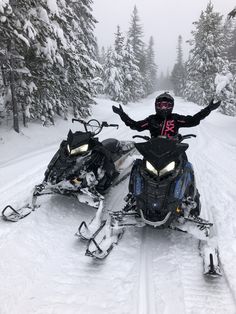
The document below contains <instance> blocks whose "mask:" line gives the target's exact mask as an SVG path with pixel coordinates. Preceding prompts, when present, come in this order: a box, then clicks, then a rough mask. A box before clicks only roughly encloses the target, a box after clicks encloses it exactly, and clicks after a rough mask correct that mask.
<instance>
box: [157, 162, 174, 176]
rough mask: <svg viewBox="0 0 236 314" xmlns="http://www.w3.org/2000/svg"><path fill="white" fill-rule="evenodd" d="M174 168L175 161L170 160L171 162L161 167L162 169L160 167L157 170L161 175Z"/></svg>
mask: <svg viewBox="0 0 236 314" xmlns="http://www.w3.org/2000/svg"><path fill="white" fill-rule="evenodd" d="M174 169H175V162H174V161H172V162H170V163H169V165H167V166H166V167H165V168H163V169H161V170H160V171H159V176H163V175H164V174H166V173H167V172H170V171H172V170H174Z"/></svg>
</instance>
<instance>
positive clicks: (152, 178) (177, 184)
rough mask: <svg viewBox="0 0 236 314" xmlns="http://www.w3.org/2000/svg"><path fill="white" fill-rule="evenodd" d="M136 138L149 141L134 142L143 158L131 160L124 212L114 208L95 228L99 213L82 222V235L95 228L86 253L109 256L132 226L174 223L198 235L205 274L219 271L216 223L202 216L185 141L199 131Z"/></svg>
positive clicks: (101, 256)
mask: <svg viewBox="0 0 236 314" xmlns="http://www.w3.org/2000/svg"><path fill="white" fill-rule="evenodd" d="M135 137H140V138H142V139H144V140H146V141H145V142H142V143H136V144H135V147H136V149H137V150H138V151H139V153H140V154H141V155H142V156H143V159H136V161H135V162H134V164H133V167H132V171H131V176H130V181H129V193H128V195H127V196H126V197H125V201H126V205H125V207H124V208H123V209H122V210H120V211H111V212H110V213H109V217H108V218H107V219H106V220H105V219H104V220H102V219H101V220H100V224H99V227H98V228H97V229H96V230H94V227H93V224H94V220H95V221H96V225H98V222H97V220H98V217H101V215H100V214H98V215H96V216H95V217H96V218H94V219H93V220H92V221H91V223H90V224H88V225H87V224H86V223H85V222H82V224H81V225H80V227H79V230H78V235H79V236H80V237H82V238H86V235H91V234H92V232H91V231H90V229H91V228H92V231H93V235H91V236H90V237H88V240H89V242H88V245H87V251H86V255H88V256H92V257H95V258H99V259H103V258H105V257H106V256H107V255H108V254H109V252H110V251H111V249H112V248H113V246H114V244H117V243H118V241H119V239H120V238H121V236H122V235H123V232H124V230H125V228H126V227H128V226H139V227H140V226H141V227H142V226H145V225H147V226H152V227H154V228H171V229H174V230H179V231H183V232H188V233H191V234H192V235H194V236H196V237H197V238H198V239H200V241H201V248H202V250H201V252H202V255H203V258H204V274H210V275H220V267H219V260H218V250H217V249H216V248H215V247H214V248H212V247H211V246H209V241H208V239H209V237H210V230H211V227H212V225H213V224H212V223H210V222H209V221H207V220H204V219H202V218H200V217H199V215H200V210H201V204H200V198H199V193H198V190H197V188H196V185H195V180H194V172H193V168H192V165H191V163H190V162H189V161H188V160H187V156H186V153H185V151H186V150H187V148H188V146H189V145H188V144H186V143H182V141H183V140H185V139H188V138H190V137H195V135H192V134H189V135H185V136H181V135H178V137H177V138H176V139H174V140H173V139H169V138H167V137H163V136H159V137H157V138H151V139H150V138H149V137H146V136H139V135H138V136H135ZM101 218H102V217H101ZM204 252H207V253H204Z"/></svg>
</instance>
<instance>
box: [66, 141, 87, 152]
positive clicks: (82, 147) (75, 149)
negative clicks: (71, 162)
mask: <svg viewBox="0 0 236 314" xmlns="http://www.w3.org/2000/svg"><path fill="white" fill-rule="evenodd" d="M88 147H89V145H88V144H84V145H81V146H79V147H76V148H74V149H71V150H70V146H69V145H67V149H68V152H69V154H70V155H77V154H82V153H85V152H87V150H88Z"/></svg>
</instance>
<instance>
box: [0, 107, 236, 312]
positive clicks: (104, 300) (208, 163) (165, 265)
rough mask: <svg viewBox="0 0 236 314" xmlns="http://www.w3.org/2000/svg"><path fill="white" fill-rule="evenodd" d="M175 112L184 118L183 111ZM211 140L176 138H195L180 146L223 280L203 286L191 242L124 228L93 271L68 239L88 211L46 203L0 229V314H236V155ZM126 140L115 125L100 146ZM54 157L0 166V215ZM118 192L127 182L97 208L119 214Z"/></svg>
mask: <svg viewBox="0 0 236 314" xmlns="http://www.w3.org/2000/svg"><path fill="white" fill-rule="evenodd" d="M181 106H182V108H183V111H185V109H186V111H187V112H188V110H189V111H191V110H190V109H189V107H187V106H186V103H183V104H181ZM144 107H145V106H144ZM144 107H143V110H140V111H138V113H137V117H136V118H137V119H139V118H140V119H141V118H142V117H143V116H146V115H147V112H148V110H149V109H150V108H149V107H148V106H147V107H145V108H144ZM130 108H131V109H132V106H131V107H130ZM197 108H198V107H197ZM96 110H98V108H97V109H96ZM127 110H128V108H127ZM194 111H197V109H195V110H194ZM190 113H192V112H190ZM112 117H113V116H112ZM105 119H106V117H105ZM103 120H104V119H103ZM117 121H118V119H117V120H115V119H113V120H112V118H111V119H110V120H109V122H110V123H112V122H113V123H116V122H117ZM204 123H205V122H204ZM215 132H216V127H215V125H214V123H212V122H211V123H210V122H209V123H207V121H206V123H205V124H201V125H200V126H198V128H196V130H191V131H190V132H185V133H196V134H197V135H198V137H197V139H196V140H195V139H192V140H189V145H190V148H189V150H188V156H189V160H190V161H191V162H192V163H193V165H194V169H195V174H196V179H197V186H198V188H199V191H200V194H201V201H202V211H203V216H205V217H208V218H209V219H212V220H213V221H214V223H215V229H216V233H217V238H218V244H219V248H220V256H221V261H222V264H223V268H224V276H223V277H222V278H215V279H212V280H209V279H206V278H204V276H203V275H202V259H201V257H200V256H199V252H198V241H197V240H196V239H194V238H192V237H191V236H190V235H187V234H184V233H180V232H176V231H173V230H155V229H152V228H129V229H127V230H126V232H125V234H124V236H123V238H122V239H121V241H120V242H119V245H118V246H115V247H114V249H113V251H112V252H111V254H110V256H109V257H108V258H107V259H106V260H104V261H94V260H92V259H91V258H89V257H86V256H85V255H84V253H85V248H86V243H85V242H83V241H80V240H78V239H77V238H76V237H74V236H73V235H74V233H75V232H76V231H77V228H78V226H79V224H80V222H81V221H82V220H86V221H89V220H90V219H91V218H92V217H93V215H94V213H95V210H94V209H93V208H90V207H88V206H86V205H82V204H79V203H78V202H77V201H76V199H74V198H66V197H62V196H45V197H42V198H40V199H39V203H41V207H40V208H39V209H37V210H36V211H35V212H34V213H32V214H31V215H30V216H28V217H27V218H26V219H25V220H22V221H20V222H19V223H17V224H14V223H6V222H3V221H0V283H1V284H0V314H74V313H79V314H80V313H81V314H85V313H86V314H94V313H96V314H100V313H102V314H104V313H105V314H108V313H109V314H110V313H112V314H113V313H114V314H126V313H127V314H199V313H200V314H209V313H210V314H222V313H227V314H235V313H236V304H235V292H236V271H235V260H236V223H235V219H234V216H235V205H234V204H235V202H234V201H235V196H234V193H235V192H234V191H235V190H236V181H235V176H234V174H233V173H232V171H231V165H230V162H229V160H232V162H233V161H235V153H236V145H235V144H234V142H233V141H232V139H231V138H229V137H227V136H225V134H220V133H219V134H218V133H217V136H213V135H215ZM134 134H137V132H135V131H132V130H129V129H127V127H125V126H124V125H121V124H120V128H119V130H118V131H117V130H115V129H114V130H113V129H112V130H111V129H105V130H104V133H102V137H101V138H104V139H105V138H107V137H112V136H114V137H116V138H118V139H124V140H125V139H127V138H128V139H132V135H134ZM210 138H211V139H212V140H211V141H210V143H209V139H210ZM224 138H226V139H227V140H226V141H223V145H221V142H222V140H223V139H224ZM55 150H56V148H55V145H54V146H52V145H48V146H46V147H45V148H44V149H41V150H37V151H32V152H31V153H30V154H27V155H25V156H21V157H19V158H15V159H12V160H10V161H8V162H4V163H2V164H0V172H1V176H0V197H1V202H0V203H1V206H2V205H5V204H7V203H9V202H10V203H11V202H13V203H14V204H13V205H19V204H21V203H22V202H24V201H25V200H26V198H28V196H29V194H30V191H31V190H32V188H33V186H34V185H35V184H37V183H39V182H40V181H41V180H42V177H43V173H44V171H45V168H46V165H47V164H48V162H49V160H50V159H51V157H52V155H53V154H54V153H55ZM222 152H223V153H222ZM16 171H17V173H18V176H17V178H16V177H15V172H16ZM127 186H128V179H127V180H125V181H124V182H122V184H121V185H119V186H117V187H115V188H114V189H111V191H110V192H109V194H108V195H107V198H106V208H108V209H110V210H119V209H121V208H122V207H123V205H124V200H123V197H124V196H125V194H126V193H127V189H128V187H127Z"/></svg>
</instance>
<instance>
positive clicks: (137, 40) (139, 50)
mask: <svg viewBox="0 0 236 314" xmlns="http://www.w3.org/2000/svg"><path fill="white" fill-rule="evenodd" d="M128 40H129V42H130V44H131V45H132V48H133V51H134V54H135V59H136V60H137V62H138V64H137V65H138V67H139V70H140V74H141V76H142V77H143V78H144V77H145V71H146V55H145V44H144V42H143V29H142V26H141V24H140V18H139V15H138V9H137V7H136V6H134V10H133V13H132V15H131V22H130V27H129V30H128ZM144 84H145V82H143V87H142V89H143V90H144V89H145V88H144Z"/></svg>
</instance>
